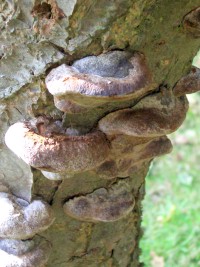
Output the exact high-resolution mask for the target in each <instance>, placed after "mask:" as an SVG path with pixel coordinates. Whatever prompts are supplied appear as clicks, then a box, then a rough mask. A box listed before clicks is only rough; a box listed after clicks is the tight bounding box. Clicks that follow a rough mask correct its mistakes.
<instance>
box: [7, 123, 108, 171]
mask: <svg viewBox="0 0 200 267" xmlns="http://www.w3.org/2000/svg"><path fill="white" fill-rule="evenodd" d="M57 124H58V123H56V126H55V128H56V129H57V130H58V129H59V127H58V126H57ZM52 129H54V127H53V123H50V127H48V125H47V124H45V123H43V124H41V123H40V124H38V123H37V120H32V121H29V122H18V123H15V124H14V125H12V126H10V128H9V129H8V131H7V133H6V135H5V142H6V145H7V146H8V147H9V148H10V149H11V150H12V151H13V152H14V153H15V154H16V155H17V156H18V157H20V158H21V159H23V160H24V161H25V162H26V163H27V164H29V165H31V166H32V167H35V168H37V169H40V170H44V171H48V172H67V173H74V172H79V171H85V170H89V169H93V168H95V167H96V166H98V165H100V164H101V163H102V162H103V161H105V159H106V158H107V156H108V154H109V150H110V148H109V142H108V141H107V139H106V137H105V135H104V133H102V132H100V131H94V132H91V133H88V134H85V135H77V132H76V131H75V130H73V131H71V130H70V131H68V130H69V129H67V130H66V131H64V130H63V129H61V130H60V133H59V132H56V131H55V130H52ZM69 133H70V134H69ZM16 140H17V142H16ZM97 151H98V153H97Z"/></svg>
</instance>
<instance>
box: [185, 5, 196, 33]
mask: <svg viewBox="0 0 200 267" xmlns="http://www.w3.org/2000/svg"><path fill="white" fill-rule="evenodd" d="M183 27H184V28H185V30H186V31H187V32H189V33H190V34H191V35H193V36H194V37H196V38H198V37H200V7H197V8H196V9H193V10H192V11H190V12H189V13H188V14H187V15H185V17H184V19H183Z"/></svg>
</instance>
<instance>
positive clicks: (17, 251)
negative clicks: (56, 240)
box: [0, 236, 51, 267]
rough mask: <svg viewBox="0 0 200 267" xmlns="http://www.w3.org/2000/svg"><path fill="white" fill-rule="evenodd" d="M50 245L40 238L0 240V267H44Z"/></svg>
mask: <svg viewBox="0 0 200 267" xmlns="http://www.w3.org/2000/svg"><path fill="white" fill-rule="evenodd" d="M50 252H51V244H50V243H49V242H48V241H47V240H45V239H44V238H41V237H38V236H37V237H35V238H34V239H32V240H25V241H22V240H13V239H0V261H1V267H44V266H46V263H47V261H48V258H49V256H50Z"/></svg>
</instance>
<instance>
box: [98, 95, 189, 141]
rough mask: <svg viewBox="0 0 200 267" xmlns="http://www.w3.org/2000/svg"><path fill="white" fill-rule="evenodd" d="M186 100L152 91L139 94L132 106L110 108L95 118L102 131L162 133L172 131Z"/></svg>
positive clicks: (182, 115)
mask: <svg viewBox="0 0 200 267" xmlns="http://www.w3.org/2000/svg"><path fill="white" fill-rule="evenodd" d="M187 110H188V102H187V99H186V98H185V97H179V98H178V97H174V95H173V94H171V93H170V92H167V91H166V94H165V93H156V94H153V95H150V96H147V97H145V98H143V99H142V100H141V101H140V102H139V103H138V104H137V105H136V106H134V107H133V108H128V109H123V110H119V111H115V112H112V113H110V114H108V115H107V116H105V117H104V118H102V119H101V120H100V121H99V124H98V127H99V129H100V130H101V131H102V132H104V133H105V134H106V135H120V134H124V135H129V136H134V137H150V138H154V137H156V136H162V135H166V134H170V133H172V132H174V131H175V130H176V129H177V128H178V127H180V125H181V124H182V122H183V121H184V119H185V116H186V112H187Z"/></svg>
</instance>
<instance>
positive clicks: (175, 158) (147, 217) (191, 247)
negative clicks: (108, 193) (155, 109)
mask: <svg viewBox="0 0 200 267" xmlns="http://www.w3.org/2000/svg"><path fill="white" fill-rule="evenodd" d="M190 102H191V104H190V105H191V108H190V110H189V112H188V115H187V119H186V121H185V123H184V124H183V126H182V127H181V128H180V129H179V130H178V131H177V132H176V133H174V134H173V135H171V139H172V142H173V145H174V150H173V152H172V153H171V154H170V155H168V156H165V157H162V158H160V159H157V160H155V162H154V164H153V166H152V168H151V170H150V172H149V175H148V177H147V182H146V192H147V195H146V198H145V200H144V202H143V205H144V215H143V227H144V228H145V234H144V237H143V240H142V241H141V248H142V251H143V253H142V256H141V261H143V262H144V263H145V266H147V267H179V266H180V267H198V266H200V212H199V211H200V194H199V190H200V176H199V172H200V164H199V162H200V149H199V148H200V116H199V115H198V114H199V112H200V94H195V95H194V96H190Z"/></svg>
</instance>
